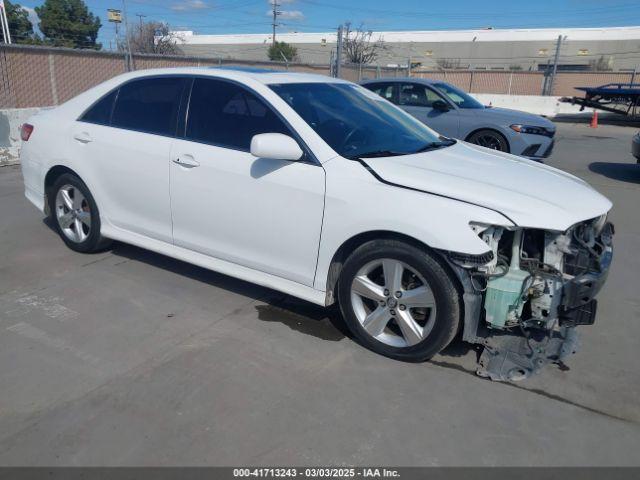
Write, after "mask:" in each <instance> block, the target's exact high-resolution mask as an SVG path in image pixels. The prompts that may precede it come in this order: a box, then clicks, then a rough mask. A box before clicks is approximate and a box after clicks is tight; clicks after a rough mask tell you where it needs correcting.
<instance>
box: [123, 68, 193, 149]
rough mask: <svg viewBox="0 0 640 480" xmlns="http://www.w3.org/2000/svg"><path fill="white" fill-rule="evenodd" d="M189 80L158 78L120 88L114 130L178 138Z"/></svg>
mask: <svg viewBox="0 0 640 480" xmlns="http://www.w3.org/2000/svg"><path fill="white" fill-rule="evenodd" d="M185 82H186V79H185V78H181V77H155V78H144V79H141V80H134V81H132V82H129V83H125V84H124V85H122V86H121V87H120V92H119V93H118V97H117V99H116V104H115V107H114V109H113V115H112V116H111V126H112V127H118V128H124V129H127V130H136V131H140V132H146V133H154V134H156V135H165V136H174V135H175V133H176V122H177V118H178V109H179V107H180V98H181V96H182V89H183V87H184V85H185Z"/></svg>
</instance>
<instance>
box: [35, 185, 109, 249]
mask: <svg viewBox="0 0 640 480" xmlns="http://www.w3.org/2000/svg"><path fill="white" fill-rule="evenodd" d="M48 200H49V207H50V210H51V220H52V221H53V224H54V226H55V229H56V231H57V232H58V235H60V238H62V241H64V243H65V244H66V245H67V246H68V247H69V248H70V249H71V250H75V251H76V252H81V253H92V252H98V251H101V250H104V249H105V248H106V247H108V246H109V244H110V241H109V240H107V239H105V238H103V237H102V236H101V235H100V212H99V210H98V206H97V205H96V202H95V200H94V199H93V196H92V195H91V192H90V191H89V188H87V186H86V185H85V183H84V182H83V181H82V180H81V179H80V178H79V177H77V176H76V175H73V174H70V173H65V174H64V175H61V176H60V177H59V178H58V179H57V180H56V181H55V182H54V184H53V186H52V188H51V190H50V191H49V199H48Z"/></svg>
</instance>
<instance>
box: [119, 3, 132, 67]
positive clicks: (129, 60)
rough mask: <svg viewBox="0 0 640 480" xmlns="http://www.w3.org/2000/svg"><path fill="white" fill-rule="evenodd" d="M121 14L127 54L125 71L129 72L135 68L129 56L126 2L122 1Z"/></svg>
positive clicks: (129, 44) (129, 43)
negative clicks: (122, 15)
mask: <svg viewBox="0 0 640 480" xmlns="http://www.w3.org/2000/svg"><path fill="white" fill-rule="evenodd" d="M122 13H123V14H124V34H125V38H126V40H127V54H128V55H127V58H128V62H127V70H128V71H131V70H135V67H134V65H133V58H132V56H131V42H130V41H129V24H128V23H127V22H128V18H127V2H126V1H125V0H122Z"/></svg>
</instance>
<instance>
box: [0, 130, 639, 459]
mask: <svg viewBox="0 0 640 480" xmlns="http://www.w3.org/2000/svg"><path fill="white" fill-rule="evenodd" d="M636 130H637V129H633V128H629V127H622V126H611V125H603V126H600V127H599V128H598V129H596V130H594V129H590V128H588V126H587V125H576V124H559V125H558V137H557V144H556V149H555V152H554V155H553V156H552V158H550V159H549V160H548V161H547V163H548V164H550V165H552V166H556V167H559V168H562V169H564V170H567V171H569V172H571V173H574V174H576V175H578V176H579V177H582V178H584V179H585V180H587V181H588V182H590V183H591V184H592V185H593V186H594V187H595V188H596V189H598V190H599V191H600V192H602V193H603V194H604V195H606V196H608V197H609V198H610V199H611V200H612V201H613V202H614V209H613V213H612V216H611V219H612V221H613V222H614V224H615V226H616V237H615V249H616V252H615V258H614V264H613V267H612V271H611V274H610V276H609V281H608V284H607V285H606V286H605V289H604V291H603V292H602V293H601V294H600V297H599V300H600V304H599V312H598V318H597V321H596V324H595V325H594V326H593V327H582V329H581V334H582V335H581V338H582V348H581V350H580V351H579V352H578V354H577V355H575V356H574V357H573V358H571V359H570V361H569V362H568V366H569V367H570V368H569V369H568V370H565V369H563V370H560V369H557V368H555V367H549V368H547V369H546V370H545V371H544V372H543V373H542V374H541V375H539V376H537V377H535V378H532V379H530V380H528V381H526V382H523V383H517V384H503V383H494V382H491V381H488V380H485V379H481V378H479V377H477V376H475V374H474V365H475V359H476V351H474V350H472V349H470V348H468V347H467V346H465V344H462V343H460V342H456V343H454V344H453V345H452V346H450V347H449V348H448V349H447V350H446V351H445V352H443V353H442V354H440V355H438V356H437V357H436V358H435V359H434V360H433V361H432V362H430V363H423V364H405V363H401V362H397V361H393V360H390V359H387V358H383V357H380V356H377V355H375V354H373V353H371V352H369V351H367V350H365V349H364V348H362V347H360V346H358V345H357V344H356V343H354V342H353V341H351V340H350V339H349V338H348V337H346V336H345V334H344V333H343V332H344V329H343V326H342V324H341V322H340V318H339V316H338V315H337V314H336V313H335V311H334V310H325V309H322V308H319V307H316V306H314V305H311V304H307V303H304V302H302V301H300V300H296V299H294V298H292V297H288V296H285V295H283V294H280V293H278V292H274V291H271V290H268V289H265V288H262V287H257V286H254V285H251V284H248V283H245V282H242V281H239V280H235V279H232V278H229V277H226V276H223V275H220V274H217V273H215V272H210V271H207V270H204V269H200V268H198V267H194V266H191V265H188V264H185V263H182V262H179V261H177V260H173V259H170V258H167V257H164V256H161V255H157V254H154V253H151V252H148V251H144V250H142V249H139V248H136V247H132V246H128V245H124V244H116V245H115V246H114V248H113V250H111V251H108V252H104V253H100V254H95V255H82V254H78V253H74V252H72V251H71V250H69V249H67V248H66V247H65V246H64V244H63V243H62V241H60V240H59V239H58V238H57V236H56V234H55V233H54V231H53V230H52V229H51V228H50V227H49V226H48V225H47V223H46V222H44V221H43V218H42V215H41V214H40V213H38V212H37V211H36V210H35V208H33V207H32V206H31V204H29V203H28V201H27V200H26V199H25V198H24V196H23V189H22V179H21V173H20V168H19V167H18V166H13V167H3V168H0V218H1V219H2V223H1V225H0V464H1V465H27V464H28V465H48V466H52V465H329V464H330V465H581V466H585V465H640V458H639V457H638V455H637V445H638V444H639V443H640V402H639V401H638V398H640V370H639V369H638V367H637V363H638V354H639V351H640V298H639V297H638V292H639V291H640V287H639V283H638V272H640V253H639V250H640V213H639V211H640V165H636V163H635V159H634V158H633V157H631V155H630V153H629V150H630V142H631V137H632V135H633V134H634V133H635V131H636ZM522 181H523V182H526V181H527V179H522ZM513 187H514V189H517V185H514V186H513ZM634 445H635V446H634Z"/></svg>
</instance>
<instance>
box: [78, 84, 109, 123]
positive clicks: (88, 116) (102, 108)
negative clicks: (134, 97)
mask: <svg viewBox="0 0 640 480" xmlns="http://www.w3.org/2000/svg"><path fill="white" fill-rule="evenodd" d="M117 94H118V89H117V88H116V89H115V90H113V91H112V92H110V93H108V94H107V95H105V96H104V97H102V98H101V99H100V100H98V101H97V102H96V103H94V104H93V105H92V106H91V107H90V108H89V110H87V111H86V112H84V114H83V115H82V116H81V117H80V118H79V120H80V121H82V122H88V123H96V124H98V125H109V123H110V122H111V112H112V111H113V101H114V100H115V99H116V95H117Z"/></svg>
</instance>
